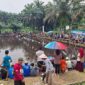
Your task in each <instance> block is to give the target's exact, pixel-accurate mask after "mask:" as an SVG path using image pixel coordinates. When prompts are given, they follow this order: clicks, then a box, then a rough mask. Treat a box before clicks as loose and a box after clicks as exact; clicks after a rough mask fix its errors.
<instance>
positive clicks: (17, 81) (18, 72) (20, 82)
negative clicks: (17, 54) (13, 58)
mask: <svg viewBox="0 0 85 85" xmlns="http://www.w3.org/2000/svg"><path fill="white" fill-rule="evenodd" d="M22 63H23V58H19V59H18V63H16V64H15V65H14V85H25V82H24V76H23V69H22Z"/></svg>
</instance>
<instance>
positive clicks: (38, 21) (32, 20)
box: [0, 0, 85, 32]
mask: <svg viewBox="0 0 85 85" xmlns="http://www.w3.org/2000/svg"><path fill="white" fill-rule="evenodd" d="M81 1H83V0H53V3H51V2H48V4H44V2H42V1H40V0H34V2H33V3H31V4H27V5H26V6H25V8H24V9H23V10H22V11H21V13H19V14H12V13H7V12H2V11H0V22H1V23H0V31H1V30H2V29H4V30H5V29H8V28H11V29H12V30H13V31H14V32H17V31H27V32H29V31H35V30H37V31H42V26H43V25H44V27H45V31H50V30H55V28H57V29H56V30H61V28H63V30H65V27H66V25H70V26H73V27H72V28H75V27H76V28H77V27H78V26H79V25H80V24H83V25H85V22H84V21H85V19H84V18H85V4H84V5H82V3H81ZM74 23H76V25H75V24H74ZM27 27H28V28H27Z"/></svg>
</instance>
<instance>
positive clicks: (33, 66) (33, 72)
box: [30, 63, 38, 76]
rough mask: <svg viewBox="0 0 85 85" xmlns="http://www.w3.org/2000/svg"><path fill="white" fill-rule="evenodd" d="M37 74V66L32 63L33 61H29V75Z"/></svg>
mask: <svg viewBox="0 0 85 85" xmlns="http://www.w3.org/2000/svg"><path fill="white" fill-rule="evenodd" d="M37 74H38V68H37V67H36V66H35V65H34V63H31V66H30V76H37Z"/></svg>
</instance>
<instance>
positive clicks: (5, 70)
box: [0, 66, 8, 80]
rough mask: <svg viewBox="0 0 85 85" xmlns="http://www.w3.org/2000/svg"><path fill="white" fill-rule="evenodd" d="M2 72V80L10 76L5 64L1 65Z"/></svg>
mask: <svg viewBox="0 0 85 85" xmlns="http://www.w3.org/2000/svg"><path fill="white" fill-rule="evenodd" d="M0 73H1V78H2V80H7V78H8V71H7V69H6V67H5V66H2V67H1V70H0Z"/></svg>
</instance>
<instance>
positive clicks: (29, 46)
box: [0, 36, 78, 63]
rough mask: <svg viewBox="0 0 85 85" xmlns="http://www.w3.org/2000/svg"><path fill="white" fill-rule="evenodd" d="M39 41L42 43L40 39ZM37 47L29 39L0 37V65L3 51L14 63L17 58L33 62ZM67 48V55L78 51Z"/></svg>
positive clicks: (49, 53) (71, 47)
mask: <svg viewBox="0 0 85 85" xmlns="http://www.w3.org/2000/svg"><path fill="white" fill-rule="evenodd" d="M40 41H41V42H42V39H40ZM39 46H40V44H39V43H36V42H34V41H32V40H29V39H28V41H27V40H24V39H23V38H16V37H15V36H0V63H1V62H2V60H3V57H4V56H5V54H4V52H5V50H9V52H10V53H9V55H10V56H11V57H12V60H13V62H16V61H17V59H18V58H19V57H23V58H24V59H25V60H27V58H28V57H30V59H31V60H32V59H33V60H35V58H36V55H35V52H36V51H37V49H38V48H39ZM68 48H69V49H68V54H71V53H73V54H75V53H76V51H77V49H78V48H76V47H73V46H68ZM44 51H45V53H46V54H47V55H49V56H51V55H53V53H54V51H52V50H48V49H44Z"/></svg>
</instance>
